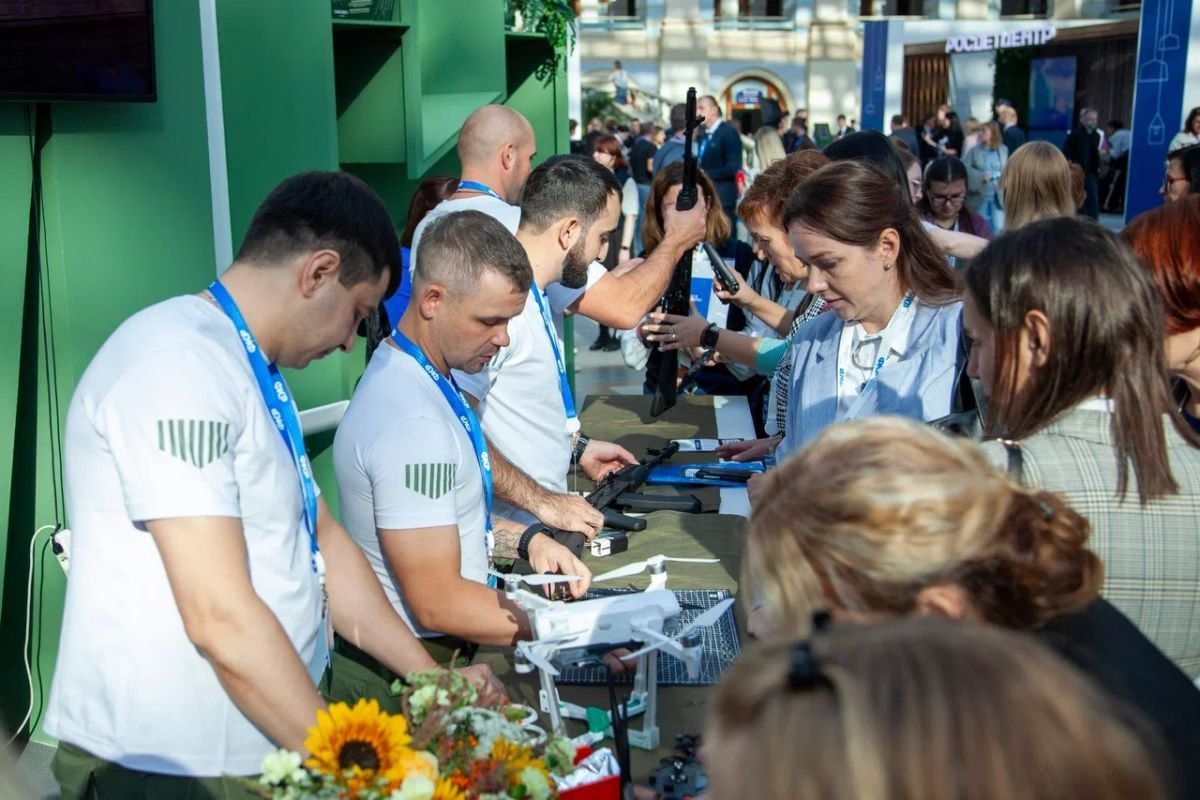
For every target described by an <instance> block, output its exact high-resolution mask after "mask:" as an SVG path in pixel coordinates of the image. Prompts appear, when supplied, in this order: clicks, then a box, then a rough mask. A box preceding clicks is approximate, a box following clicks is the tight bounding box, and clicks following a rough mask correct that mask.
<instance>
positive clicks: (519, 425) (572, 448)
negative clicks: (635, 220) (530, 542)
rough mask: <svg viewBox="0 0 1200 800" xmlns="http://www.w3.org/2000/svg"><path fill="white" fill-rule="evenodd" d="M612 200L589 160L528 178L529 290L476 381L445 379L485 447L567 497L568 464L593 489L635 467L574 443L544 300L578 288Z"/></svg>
mask: <svg viewBox="0 0 1200 800" xmlns="http://www.w3.org/2000/svg"><path fill="white" fill-rule="evenodd" d="M620 198H621V185H620V184H619V183H618V182H617V179H616V177H615V176H614V175H613V173H612V170H609V169H607V168H605V167H603V166H601V165H600V164H598V163H596V162H595V161H594V160H592V159H586V158H580V157H578V156H556V157H554V158H551V159H549V160H547V161H546V162H544V163H543V164H541V165H540V166H538V168H537V169H535V170H534V171H533V174H531V175H530V177H529V181H528V183H527V184H526V186H525V194H524V196H523V197H522V199H521V227H520V228H518V229H517V239H518V240H519V241H520V242H521V245H522V246H523V247H524V248H525V252H526V253H527V254H528V255H529V261H530V264H531V265H532V267H533V278H534V281H533V282H534V286H533V288H532V289H530V291H529V294H528V298H527V300H526V302H525V308H524V310H523V311H522V312H521V314H520V316H519V317H517V318H516V319H514V320H513V322H512V325H510V326H509V338H510V340H511V341H510V343H509V344H508V346H506V347H504V348H502V349H501V350H500V352H499V353H498V354H497V355H496V357H495V358H494V359H493V360H492V362H491V363H490V364H489V365H488V366H487V368H486V369H484V370H482V371H480V372H478V373H477V374H474V375H467V374H462V375H455V378H456V380H458V382H459V384H460V385H461V386H462V388H463V391H464V392H466V393H467V394H468V395H469V396H471V397H473V398H475V399H476V400H477V401H478V402H479V416H480V419H481V420H482V421H483V428H484V430H485V431H486V432H487V435H488V439H489V440H491V441H492V442H493V443H495V445H496V447H497V448H498V449H499V450H501V451H502V452H503V453H504V455H505V457H507V458H508V459H509V460H510V461H512V462H513V464H515V465H516V466H517V467H519V468H520V469H521V470H522V471H523V472H525V473H526V474H527V475H529V476H531V477H532V478H533V479H534V480H535V481H537V482H538V484H540V485H541V486H544V487H546V488H548V489H550V490H552V491H556V492H563V491H566V490H567V473H568V471H569V469H570V467H571V464H572V462H575V463H577V464H578V465H579V467H580V468H581V469H582V470H583V472H584V473H585V474H586V475H587V477H589V478H591V479H593V480H599V479H600V478H603V477H604V476H605V475H607V474H608V473H610V472H612V471H614V470H616V469H620V468H621V467H622V466H625V465H627V464H632V463H636V459H634V457H633V456H632V454H630V453H629V451H627V450H625V449H624V448H622V447H618V446H617V445H614V444H612V443H610V442H601V441H592V440H589V439H588V438H587V437H586V436H583V435H581V433H580V430H579V421H578V419H577V417H576V415H575V402H574V399H573V398H572V396H571V390H570V387H569V385H568V384H567V381H566V369H565V364H564V360H563V357H562V342H561V341H560V339H559V337H558V334H557V332H556V331H555V329H554V325H553V323H552V320H551V319H550V307H549V300H548V298H547V297H546V295H545V292H546V289H547V287H549V286H551V285H552V284H555V283H561V284H562V285H563V286H565V287H568V288H580V287H582V286H583V285H585V284H586V282H587V277H588V265H589V264H590V263H591V262H593V261H595V260H596V258H597V257H598V256H599V255H600V253H601V252H602V251H603V250H604V249H605V248H606V247H607V246H608V239H609V236H610V235H611V234H612V231H613V229H615V228H616V225H617V220H618V219H619V217H620V213H621V199H620ZM551 387H555V388H556V389H557V391H554V389H552V388H551ZM514 516H519V515H516V514H514ZM529 521H530V522H532V520H529Z"/></svg>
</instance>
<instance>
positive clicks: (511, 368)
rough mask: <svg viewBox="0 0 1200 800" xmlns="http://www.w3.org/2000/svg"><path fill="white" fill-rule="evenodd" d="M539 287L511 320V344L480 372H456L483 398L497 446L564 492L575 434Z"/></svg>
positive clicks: (482, 413) (482, 415) (486, 425)
mask: <svg viewBox="0 0 1200 800" xmlns="http://www.w3.org/2000/svg"><path fill="white" fill-rule="evenodd" d="M535 291H538V289H537V287H536V286H535V287H530V294H529V297H527V298H525V308H524V309H523V310H522V311H521V313H520V314H518V315H517V316H515V317H513V318H512V319H511V320H509V323H508V339H509V342H508V346H507V347H503V348H501V349H500V352H499V353H497V354H496V356H495V357H494V358H493V359H492V360H491V362H489V363H488V365H487V366H486V367H484V368H483V370H481V371H480V372H478V373H476V374H475V375H466V374H463V373H459V372H455V373H454V379H455V380H456V381H458V385H459V386H461V387H462V390H463V391H464V392H466V393H467V394H470V395H472V396H474V397H476V398H478V399H479V407H478V409H476V411H477V412H478V414H479V419H480V421H481V422H482V423H483V429H484V431H486V432H487V435H488V438H489V439H490V440H491V441H492V443H493V444H494V445H495V446H496V449H497V450H499V451H500V452H501V453H503V454H504V456H505V458H507V459H508V460H509V461H511V462H513V463H514V464H516V465H517V466H518V467H520V468H521V469H522V470H523V471H524V472H525V473H526V474H528V475H529V477H531V478H533V479H534V480H535V481H537V482H538V483H539V484H541V485H542V486H544V487H546V488H547V489H550V490H552V491H556V492H563V491H566V489H567V470H568V469H570V467H571V435H570V433H568V432H567V427H566V424H567V413H566V410H565V408H564V407H563V398H562V393H561V391H560V390H559V377H558V363H557V362H556V361H555V359H554V351H553V350H552V349H551V346H550V337H549V336H547V335H546V326H545V324H544V323H543V322H542V314H541V312H540V311H539V310H538V305H537V301H536V300H534V298H533V292H535ZM559 347H560V348H561V347H562V342H561V340H560V341H559ZM506 511H507V509H506Z"/></svg>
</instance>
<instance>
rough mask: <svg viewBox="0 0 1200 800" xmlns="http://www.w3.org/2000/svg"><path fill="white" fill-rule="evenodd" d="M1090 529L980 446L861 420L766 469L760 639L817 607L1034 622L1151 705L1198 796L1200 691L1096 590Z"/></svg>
mask: <svg viewBox="0 0 1200 800" xmlns="http://www.w3.org/2000/svg"><path fill="white" fill-rule="evenodd" d="M1089 534H1090V526H1089V525H1088V522H1087V520H1085V519H1084V518H1083V517H1082V516H1080V515H1079V514H1078V513H1077V512H1076V511H1074V510H1073V509H1072V508H1071V507H1070V506H1068V505H1067V504H1066V502H1065V501H1064V500H1063V499H1062V498H1061V497H1060V496H1058V495H1055V494H1052V493H1049V492H1046V491H1041V490H1037V489H1028V488H1024V487H1022V486H1020V485H1018V484H1016V483H1014V482H1013V481H1011V480H1010V479H1009V478H1008V477H1007V476H1005V475H1004V474H1002V473H1000V472H998V471H997V470H996V469H995V468H994V467H992V466H991V465H990V463H989V461H988V459H987V458H986V457H985V456H984V454H983V453H982V452H981V451H980V449H979V448H978V447H977V446H976V445H974V444H972V443H970V442H967V441H956V440H951V439H949V438H947V437H945V436H943V435H942V434H940V433H938V432H936V431H934V430H932V429H930V428H928V427H926V426H922V425H918V424H916V423H914V422H910V421H907V420H902V419H898V418H874V419H864V420H861V421H859V422H855V423H851V424H848V425H839V426H836V427H833V428H830V429H829V430H827V431H825V432H824V433H823V434H822V435H821V436H819V437H818V438H817V439H815V440H814V441H813V442H812V444H810V445H809V446H808V447H806V448H804V449H803V450H801V451H800V452H798V453H797V454H796V455H795V456H794V457H793V458H791V459H789V460H787V461H785V462H784V463H783V464H782V465H781V466H780V467H779V468H778V469H776V470H773V471H772V472H769V473H767V475H766V478H765V480H764V481H763V486H762V488H761V492H760V495H759V498H758V500H757V502H756V504H755V507H754V513H753V516H752V517H751V519H750V528H749V535H748V539H747V547H746V557H745V562H744V571H745V575H744V583H745V584H746V585H747V587H748V588H749V589H751V590H752V591H753V592H754V594H755V595H756V596H758V597H760V598H762V601H763V607H762V608H761V609H759V612H758V615H757V617H756V618H755V619H754V620H753V622H754V627H755V629H756V630H757V631H762V632H764V633H767V632H772V631H773V632H779V633H786V634H788V635H800V634H803V633H804V632H805V631H806V630H807V629H808V626H809V621H810V620H811V618H812V615H813V614H814V612H816V611H819V610H829V611H831V612H832V614H833V617H834V619H835V620H837V621H840V622H842V623H847V622H869V621H879V620H883V619H888V618H892V617H898V616H905V615H912V614H917V615H932V616H942V617H950V618H952V619H958V620H963V621H970V622H977V623H988V624H991V625H996V626H999V627H1004V628H1011V629H1015V630H1020V631H1030V632H1032V635H1034V636H1036V637H1038V638H1040V639H1042V641H1043V642H1044V643H1046V644H1048V645H1050V646H1051V647H1053V648H1054V649H1056V650H1058V651H1059V652H1060V654H1062V655H1064V656H1066V657H1067V658H1068V659H1069V660H1071V661H1073V662H1074V663H1075V664H1076V666H1078V667H1080V668H1081V669H1082V670H1083V671H1084V672H1086V673H1088V674H1089V675H1090V676H1091V677H1092V678H1093V679H1094V680H1095V681H1096V682H1097V683H1098V684H1099V685H1100V686H1102V687H1103V688H1105V689H1106V690H1108V691H1109V692H1110V693H1111V694H1112V695H1114V696H1116V697H1119V698H1120V699H1121V700H1123V701H1125V702H1127V703H1128V704H1130V705H1132V706H1134V707H1136V708H1138V709H1139V710H1140V711H1142V712H1143V713H1144V714H1145V715H1146V717H1147V718H1149V719H1150V720H1151V721H1152V722H1153V723H1154V725H1155V726H1156V728H1157V731H1158V733H1159V734H1160V735H1161V736H1162V737H1163V739H1164V740H1166V741H1167V742H1168V744H1169V748H1170V753H1171V756H1172V757H1171V758H1169V759H1164V760H1163V768H1162V771H1163V774H1164V775H1166V776H1167V777H1170V778H1173V779H1174V780H1175V781H1176V782H1177V783H1178V785H1179V786H1180V788H1181V789H1184V790H1187V792H1186V796H1189V797H1191V796H1196V793H1197V792H1200V759H1196V758H1194V757H1192V755H1191V754H1194V753H1197V752H1200V692H1197V691H1196V689H1195V687H1194V686H1193V685H1192V683H1191V681H1190V680H1189V679H1188V677H1187V676H1186V675H1185V674H1183V672H1181V671H1180V670H1179V669H1178V668H1177V667H1175V666H1174V665H1173V664H1172V663H1171V662H1170V660H1169V659H1167V657H1166V656H1164V655H1163V654H1162V653H1161V652H1159V651H1158V650H1157V649H1156V648H1155V647H1154V645H1153V644H1151V643H1150V642H1149V640H1147V639H1146V637H1145V636H1144V635H1142V633H1141V632H1140V631H1139V630H1138V629H1137V628H1136V627H1134V625H1133V624H1132V623H1131V622H1130V621H1129V620H1128V619H1126V618H1125V617H1124V616H1123V615H1122V614H1121V613H1120V612H1119V611H1117V610H1116V608H1114V607H1113V606H1111V605H1109V604H1108V603H1107V602H1106V601H1104V600H1102V599H1100V598H1099V591H1100V586H1101V583H1102V580H1103V567H1102V565H1101V562H1100V559H1099V558H1097V557H1096V556H1095V554H1093V553H1092V552H1091V551H1089V550H1088V549H1087V541H1088V536H1089ZM912 796H914V797H919V796H926V795H923V794H922V793H920V792H918V793H915V794H914V795H912ZM997 796H1000V795H997ZM1011 796H1014V797H1019V796H1025V795H1022V794H1020V793H1018V794H1015V795H1011ZM1064 796H1070V795H1064ZM1079 796H1081V797H1083V796H1089V795H1087V794H1081V795H1079ZM1125 796H1129V797H1134V796H1137V795H1125Z"/></svg>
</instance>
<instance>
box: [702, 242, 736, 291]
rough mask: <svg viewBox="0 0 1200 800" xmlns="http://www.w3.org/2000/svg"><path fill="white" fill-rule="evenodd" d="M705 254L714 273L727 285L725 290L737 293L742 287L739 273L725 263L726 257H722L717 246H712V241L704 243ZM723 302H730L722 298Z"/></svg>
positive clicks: (722, 283) (723, 284)
mask: <svg viewBox="0 0 1200 800" xmlns="http://www.w3.org/2000/svg"><path fill="white" fill-rule="evenodd" d="M704 254H705V255H706V256H708V260H709V262H710V263H711V264H712V270H713V274H714V275H716V276H717V280H719V281H720V282H721V285H722V286H724V287H725V291H727V292H729V293H730V294H737V290H738V289H740V288H741V284H739V283H738V279H737V273H735V272H734V271H733V270H731V269H730V268H729V265H728V264H726V263H725V259H723V258H721V254H720V253H718V252H717V248H715V247H713V246H712V242H705V243H704ZM721 302H722V303H728V302H729V301H728V300H722V301H721Z"/></svg>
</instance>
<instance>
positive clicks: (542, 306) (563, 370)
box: [529, 284, 579, 433]
mask: <svg viewBox="0 0 1200 800" xmlns="http://www.w3.org/2000/svg"><path fill="white" fill-rule="evenodd" d="M529 293H530V294H532V295H533V299H534V300H536V301H537V304H538V310H539V311H541V312H542V325H543V326H544V327H545V328H546V336H548V337H550V349H551V350H553V351H554V363H555V364H556V365H557V366H558V391H559V394H561V395H562V401H563V409H564V410H565V411H566V412H567V433H575V431H577V430H579V417H578V416H577V415H576V414H575V398H574V397H572V396H571V384H570V383H569V382H568V381H567V365H566V363H565V362H564V361H563V357H562V351H561V350H559V349H558V333H557V332H556V331H555V330H554V320H553V319H551V318H550V309H549V308H548V307H547V306H546V301H545V299H543V298H542V290H541V289H540V288H538V286H537V284H534V285H533V286H531V287H529Z"/></svg>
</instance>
